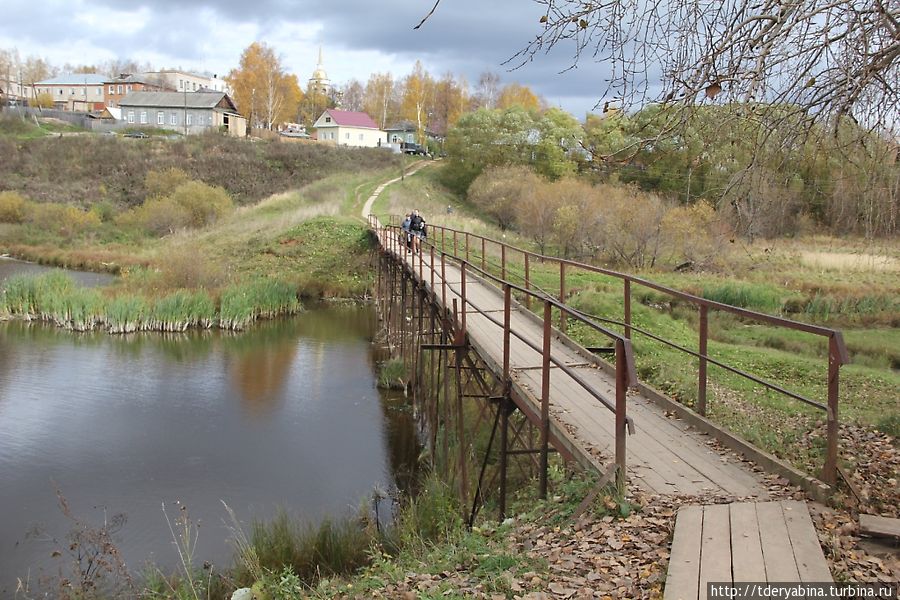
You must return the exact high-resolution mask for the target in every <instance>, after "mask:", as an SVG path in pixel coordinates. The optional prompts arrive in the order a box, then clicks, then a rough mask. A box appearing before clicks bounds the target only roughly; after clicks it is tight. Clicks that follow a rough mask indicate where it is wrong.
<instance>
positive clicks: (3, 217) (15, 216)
mask: <svg viewBox="0 0 900 600" xmlns="http://www.w3.org/2000/svg"><path fill="white" fill-rule="evenodd" d="M24 220H25V198H23V197H22V196H21V195H20V194H19V193H17V192H0V223H21V222H22V221H24Z"/></svg>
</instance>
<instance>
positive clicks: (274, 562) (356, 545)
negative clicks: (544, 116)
mask: <svg viewBox="0 0 900 600" xmlns="http://www.w3.org/2000/svg"><path fill="white" fill-rule="evenodd" d="M250 538H251V544H252V546H253V548H254V549H255V551H256V554H257V556H258V557H259V563H260V565H261V566H262V568H263V569H264V570H266V571H269V572H273V573H275V572H280V571H282V570H283V569H285V568H290V570H291V571H292V572H293V573H295V574H296V575H298V576H299V578H300V579H301V580H303V581H305V582H307V583H312V582H314V581H316V580H318V579H319V578H320V577H329V576H333V575H344V574H349V573H352V572H353V571H355V570H357V569H358V568H360V567H362V566H364V565H366V564H367V563H368V561H369V548H370V547H371V543H372V536H371V534H370V533H369V531H368V530H367V528H366V527H365V525H364V523H363V522H361V521H360V520H359V519H341V520H331V519H326V520H324V521H323V522H322V523H321V524H320V525H318V526H313V525H310V524H304V523H301V522H300V521H297V520H294V519H291V517H290V516H288V514H287V513H286V512H284V511H281V512H279V513H278V515H277V516H276V517H275V518H274V519H272V520H271V521H269V522H267V523H262V522H256V523H254V524H253V527H252V533H251V536H250Z"/></svg>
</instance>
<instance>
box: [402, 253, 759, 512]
mask: <svg viewBox="0 0 900 600" xmlns="http://www.w3.org/2000/svg"><path fill="white" fill-rule="evenodd" d="M401 260H402V259H401ZM406 260H407V261H408V262H409V264H410V265H411V266H413V267H414V270H415V272H416V273H417V274H418V272H419V261H418V259H417V258H416V259H414V258H413V257H412V255H409V256H407V258H406ZM435 271H436V272H435V274H434V281H435V288H436V292H437V294H436V295H437V298H438V302H439V303H440V300H441V293H440V292H441V286H440V267H439V266H437V265H436V268H435ZM445 272H446V278H447V284H448V288H447V291H446V295H447V304H448V305H449V306H450V307H452V302H453V299H454V298H456V299H457V302H458V304H459V305H460V306H461V304H462V303H461V285H460V281H461V272H460V269H459V268H457V267H456V266H455V265H451V264H449V263H448V264H447V265H446V268H445ZM422 273H423V279H424V282H425V284H426V287H430V281H431V271H430V269H429V265H428V259H427V257H426V260H425V264H423V265H422ZM466 299H467V302H468V303H469V306H468V310H467V313H466V320H467V324H466V330H467V334H468V337H469V342H470V343H471V344H472V345H473V346H474V347H475V348H476V349H477V350H478V351H479V354H480V355H481V357H482V359H484V360H485V361H486V362H487V363H492V364H493V365H494V366H497V365H501V364H502V361H503V328H502V327H500V326H499V325H497V324H495V323H493V322H491V321H490V319H488V317H487V316H486V315H485V314H483V313H487V314H489V315H490V316H491V317H492V318H494V319H497V320H498V321H500V322H502V320H503V295H502V292H501V291H500V290H499V289H497V288H496V287H494V286H493V285H491V284H489V283H486V282H482V281H479V280H478V279H477V278H476V277H474V276H472V275H471V274H467V278H466ZM513 306H514V307H515V309H514V310H513V311H512V313H511V319H510V320H511V330H513V331H515V332H516V333H517V334H519V335H522V336H523V337H525V338H526V339H528V340H529V341H530V342H531V343H532V344H534V345H535V346H536V347H538V348H540V347H541V346H542V341H543V327H542V325H541V320H540V319H538V318H537V317H535V316H534V315H532V314H531V313H530V312H529V311H528V310H527V309H526V308H525V307H524V306H521V305H519V304H518V303H515V302H514V303H513ZM476 309H477V310H476ZM551 353H552V355H553V356H554V357H555V358H557V359H559V360H561V361H564V364H566V365H567V366H572V367H574V368H575V370H576V372H577V374H578V375H579V377H581V378H582V379H584V380H585V381H587V382H589V383H590V384H591V386H592V387H593V388H594V389H595V390H597V391H598V392H599V393H600V394H601V395H602V396H603V397H604V398H606V399H608V400H609V402H610V403H611V404H613V405H614V404H615V377H614V375H613V374H612V373H611V372H608V371H607V370H604V369H603V368H601V367H599V366H597V364H596V363H597V362H598V361H597V360H596V359H595V357H594V356H593V355H591V354H590V353H589V352H588V351H587V350H585V349H583V348H580V347H577V346H576V345H574V344H571V342H567V341H566V340H565V339H564V336H562V335H561V334H560V333H559V332H558V331H556V330H555V329H554V331H553V339H552V345H551ZM541 364H542V356H541V353H540V352H537V351H535V350H534V349H532V348H530V347H529V346H528V345H526V344H525V343H524V342H522V341H521V340H519V339H517V338H516V337H515V336H511V343H510V370H511V377H512V380H513V388H514V391H515V392H516V396H517V397H518V400H519V401H520V402H524V403H526V404H527V406H520V408H522V409H523V410H526V411H528V410H530V411H531V412H532V414H540V396H541V394H540V392H541ZM550 386H551V390H550V413H551V432H552V433H553V434H554V435H555V437H556V438H557V439H559V440H560V441H562V442H563V443H564V444H565V445H566V446H567V448H568V450H569V451H570V452H572V453H573V454H575V455H576V458H577V459H578V460H579V461H581V462H583V463H590V464H592V465H593V466H595V467H596V468H597V469H598V470H600V469H602V468H603V465H606V464H609V463H610V462H611V461H612V457H613V455H614V448H615V435H614V431H615V429H614V425H615V415H614V414H613V413H612V412H611V411H610V410H608V409H607V408H606V407H605V406H603V405H602V404H601V403H600V402H598V401H597V400H596V399H595V398H593V397H592V396H591V395H589V394H588V393H587V392H586V391H585V390H584V388H583V387H582V386H581V385H580V384H579V383H578V382H576V381H575V380H574V379H573V378H572V377H571V376H569V375H568V374H566V373H565V372H564V371H562V370H560V369H559V368H553V369H552V370H551V376H550ZM628 415H629V416H630V417H631V418H632V419H633V421H634V424H635V429H636V431H635V435H630V436H628V440H627V465H628V470H629V479H630V480H631V481H632V482H635V483H636V484H637V485H638V486H639V487H640V488H642V489H644V490H646V491H648V492H652V493H659V494H703V493H723V494H729V495H734V496H742V497H746V496H754V497H758V498H765V497H767V493H766V488H765V486H764V485H763V483H762V481H761V480H760V479H759V477H758V476H757V475H755V474H754V473H753V472H751V471H750V470H749V469H747V468H746V466H745V465H744V463H742V462H741V461H739V460H737V459H735V458H732V457H727V456H723V455H722V454H720V453H718V452H716V451H714V450H712V449H711V448H710V447H709V446H708V445H707V442H708V441H709V440H710V438H709V436H707V435H705V434H703V433H701V432H699V431H697V430H695V429H693V428H691V427H689V426H688V425H686V424H684V423H683V422H682V421H680V420H677V419H674V418H668V417H667V416H666V415H665V414H664V412H663V410H662V409H661V408H660V407H658V406H657V405H656V404H655V403H653V401H651V400H650V399H648V398H646V397H644V396H643V395H641V394H638V393H636V392H630V393H629V394H628Z"/></svg>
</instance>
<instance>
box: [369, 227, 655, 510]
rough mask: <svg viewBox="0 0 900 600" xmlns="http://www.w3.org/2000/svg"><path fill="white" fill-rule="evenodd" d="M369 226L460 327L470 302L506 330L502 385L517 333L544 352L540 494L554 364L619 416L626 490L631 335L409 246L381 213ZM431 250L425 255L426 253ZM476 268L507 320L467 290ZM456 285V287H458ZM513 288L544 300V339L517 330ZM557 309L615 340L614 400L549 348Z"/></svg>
mask: <svg viewBox="0 0 900 600" xmlns="http://www.w3.org/2000/svg"><path fill="white" fill-rule="evenodd" d="M369 225H370V227H372V229H373V230H374V231H375V233H376V236H377V237H378V239H379V243H380V244H381V246H382V248H383V249H384V250H385V251H386V252H388V253H389V254H392V255H394V256H395V257H396V258H397V259H398V260H399V261H401V262H403V263H404V264H406V265H407V266H408V267H409V268H410V269H411V270H412V271H413V272H414V273H415V274H416V275H417V276H418V278H419V281H421V282H422V283H424V284H428V286H429V287H430V291H431V293H432V294H433V295H434V298H435V301H439V303H440V306H442V307H443V309H444V310H446V311H449V312H451V315H452V316H453V318H454V320H455V321H456V323H457V325H458V329H459V330H460V331H461V332H462V333H463V334H465V333H466V322H467V317H466V315H467V313H468V312H469V310H468V308H467V307H471V309H472V311H474V312H475V313H478V314H479V315H480V316H482V317H484V318H485V319H487V320H488V321H490V322H491V323H493V324H494V325H496V326H497V327H499V328H500V329H502V331H503V364H502V378H503V382H504V385H505V386H506V387H507V390H509V386H510V385H511V381H512V380H511V372H510V338H511V337H515V338H517V339H518V340H520V341H521V342H522V343H524V344H525V345H526V346H528V347H529V348H531V349H532V350H534V351H535V352H537V353H538V354H539V355H540V356H541V397H540V432H541V447H540V466H541V469H540V471H541V473H540V493H541V496H542V497H546V493H547V461H548V452H549V436H550V370H551V366H555V367H556V368H558V369H559V370H560V371H561V372H563V373H565V374H566V375H568V376H569V377H570V378H571V379H572V380H573V381H575V382H576V383H577V384H578V385H579V386H581V387H582V388H583V389H584V390H585V391H586V392H587V393H588V394H589V395H590V396H591V397H592V398H594V399H596V400H597V401H598V402H600V404H601V405H603V406H604V407H605V408H606V409H607V410H609V411H610V412H612V413H613V414H614V415H615V466H616V481H617V485H618V486H619V487H620V489H622V490H624V485H625V477H626V457H625V453H626V435H627V434H628V433H634V423H633V422H632V420H631V418H630V417H628V414H627V402H626V394H627V392H628V389H629V388H630V387H634V386H636V385H637V384H638V380H637V372H636V370H635V366H634V355H633V352H632V349H631V340H629V339H628V338H627V337H625V336H623V335H621V334H619V333H617V332H615V331H611V330H610V329H607V328H605V327H603V326H602V325H600V324H599V323H597V322H596V321H595V320H594V319H593V318H591V317H590V316H588V315H584V314H581V313H577V312H573V311H571V309H570V308H569V307H567V306H565V304H564V303H563V302H561V301H560V300H559V299H557V298H554V297H553V296H551V295H549V294H546V293H544V292H543V291H541V290H537V289H529V288H528V287H523V286H520V285H517V284H515V283H512V282H511V281H508V280H506V279H504V278H503V277H498V276H496V275H494V274H492V273H490V272H489V271H488V270H487V269H485V268H481V267H479V266H478V265H475V264H473V263H471V262H470V261H469V260H467V259H464V258H461V257H459V256H456V255H455V254H451V253H449V252H445V251H444V250H443V249H439V248H438V247H437V245H436V244H434V243H430V242H426V243H425V244H424V249H423V250H422V251H421V252H419V253H413V252H412V251H410V250H409V249H408V247H407V245H406V244H405V243H401V241H400V237H401V236H400V228H399V227H398V226H396V225H387V226H383V225H381V223H380V222H379V221H378V219H377V218H375V217H374V216H372V215H370V217H369ZM426 254H427V256H426ZM448 263H451V264H453V265H455V266H456V267H457V268H458V269H459V273H460V281H459V282H453V283H451V282H448V280H447V274H446V271H447V265H448ZM471 273H474V274H475V276H476V277H478V278H479V279H480V280H481V281H486V282H489V283H491V284H493V285H494V286H496V287H498V288H500V289H501V290H502V292H503V320H502V321H501V320H500V319H498V318H496V317H494V316H492V315H491V314H490V313H489V312H488V309H486V308H485V307H482V306H478V305H477V304H475V303H474V302H473V301H472V300H471V298H469V297H468V294H467V289H466V288H467V283H468V282H469V279H470V278H471V277H472V275H471ZM454 285H458V286H459V287H458V288H454V287H453V286H454ZM448 289H449V291H450V293H451V295H453V294H455V295H456V296H457V297H458V300H459V305H461V306H459V305H458V304H457V298H451V303H450V304H451V305H452V311H451V309H450V306H448V302H447V292H448ZM513 291H515V292H518V293H519V294H522V295H524V296H525V297H526V298H528V304H529V306H530V305H531V303H532V300H535V301H539V302H541V303H543V307H544V311H543V318H542V320H541V322H542V329H543V333H542V339H541V342H542V343H541V345H538V344H536V343H535V342H534V341H532V340H530V339H528V337H526V336H525V335H524V334H522V333H520V332H518V331H516V330H515V329H514V328H513V327H512V326H511V311H512V293H513ZM553 309H556V310H559V311H566V312H569V313H570V314H571V316H572V318H573V319H575V320H577V321H579V322H581V323H584V324H585V325H586V326H588V327H590V328H591V329H593V330H594V331H597V332H598V333H601V334H603V335H604V336H606V337H608V338H610V340H611V341H612V343H613V346H612V351H613V353H614V365H615V399H614V400H610V399H609V398H607V397H606V396H604V394H602V393H601V392H599V391H598V390H596V389H595V388H594V387H593V386H592V385H591V384H590V383H589V382H588V381H586V380H585V379H584V378H583V377H582V376H580V375H579V374H578V373H577V371H576V370H575V369H573V368H572V367H571V366H569V365H567V364H565V361H564V360H561V359H560V358H558V357H556V356H553V353H552V351H551V342H552V337H553V328H552V321H553V319H552V314H553Z"/></svg>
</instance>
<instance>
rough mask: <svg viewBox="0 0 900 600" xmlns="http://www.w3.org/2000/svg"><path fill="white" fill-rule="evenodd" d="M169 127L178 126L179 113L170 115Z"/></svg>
mask: <svg viewBox="0 0 900 600" xmlns="http://www.w3.org/2000/svg"><path fill="white" fill-rule="evenodd" d="M169 125H178V113H177V112H171V113H169Z"/></svg>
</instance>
